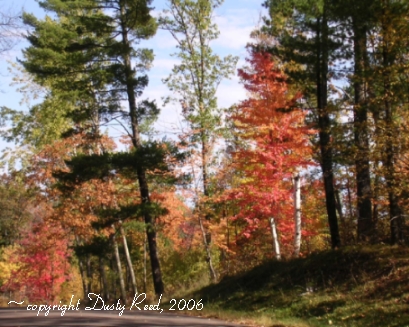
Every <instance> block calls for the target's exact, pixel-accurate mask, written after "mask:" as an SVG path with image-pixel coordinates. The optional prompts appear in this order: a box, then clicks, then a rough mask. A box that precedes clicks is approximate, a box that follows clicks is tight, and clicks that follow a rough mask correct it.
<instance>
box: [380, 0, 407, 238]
mask: <svg viewBox="0 0 409 327" xmlns="http://www.w3.org/2000/svg"><path fill="white" fill-rule="evenodd" d="M386 5H387V4H386ZM386 19H388V18H387V16H386V14H385V13H384V15H383V17H382V33H383V40H382V57H383V58H382V59H383V67H382V68H383V84H384V85H383V86H384V108H385V124H386V126H385V130H386V144H385V153H386V159H385V169H386V173H385V179H386V184H387V187H388V198H389V214H390V228H391V243H392V244H397V243H402V242H403V240H404V239H403V230H402V228H403V219H402V218H403V217H402V210H401V208H400V206H399V201H398V196H397V194H396V192H397V189H396V176H395V144H396V141H395V135H394V133H395V128H394V127H395V126H394V122H393V106H392V103H391V101H390V96H391V95H392V93H391V92H392V91H391V88H392V87H391V77H390V72H389V69H390V66H391V65H392V63H393V59H392V58H391V57H392V56H391V54H390V53H389V51H390V50H389V47H390V46H391V45H390V42H391V41H390V40H389V33H391V32H390V31H389V30H388V24H390V22H386Z"/></svg>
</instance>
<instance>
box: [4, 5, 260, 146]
mask: <svg viewBox="0 0 409 327" xmlns="http://www.w3.org/2000/svg"><path fill="white" fill-rule="evenodd" d="M262 3H263V0H225V1H224V3H223V4H222V5H221V7H219V8H217V10H216V12H215V15H214V19H215V23H216V24H217V25H218V27H219V30H220V36H219V38H218V39H217V40H215V41H213V43H211V46H212V48H213V51H214V52H215V53H217V54H219V55H220V56H225V55H228V54H231V55H234V56H239V57H240V60H239V63H238V65H237V68H240V67H242V66H243V65H244V62H245V61H244V59H245V56H246V49H245V46H246V44H247V43H248V42H249V41H250V36H249V35H250V33H251V31H252V30H253V29H254V28H255V27H256V26H257V25H258V24H259V22H260V17H262V16H263V15H265V14H266V11H265V9H264V8H263V7H262ZM152 6H153V7H154V11H153V14H154V15H155V16H156V15H157V14H158V13H160V12H161V11H162V10H163V9H165V8H166V6H167V1H166V0H153V2H152ZM9 7H11V8H13V10H14V11H18V10H20V9H21V8H24V11H26V12H29V13H32V14H34V15H35V16H37V17H39V18H42V17H44V16H45V13H44V11H43V10H42V9H41V8H40V7H39V6H38V3H37V1H35V0H13V1H11V0H0V10H4V8H9ZM27 46H28V43H27V42H26V41H25V40H24V39H22V40H21V41H20V42H19V44H18V45H17V46H16V47H15V48H14V49H13V50H12V51H10V52H9V53H8V54H6V55H5V56H4V57H3V58H2V59H1V61H0V92H1V93H0V106H7V107H9V108H12V109H16V110H28V106H27V105H26V104H21V100H22V95H21V94H20V93H19V92H18V91H17V90H16V89H17V87H16V86H10V83H11V81H12V74H10V72H8V67H9V66H10V62H15V61H16V59H17V58H19V59H22V53H21V50H22V49H24V48H25V47H27ZM140 46H142V47H145V48H151V49H153V51H154V54H155V60H154V63H153V67H152V69H151V70H150V72H149V73H148V76H149V86H148V87H147V88H146V89H145V91H144V94H143V96H142V98H141V99H146V98H149V99H151V100H152V99H155V100H156V102H157V104H158V105H159V106H160V108H161V115H160V116H159V119H158V122H157V123H156V125H155V128H156V130H158V131H159V136H160V135H162V136H163V135H171V134H175V133H177V130H178V126H179V123H178V122H179V120H180V115H179V114H178V111H179V110H180V108H178V107H177V105H175V104H169V105H167V106H166V107H164V106H163V100H162V98H163V97H166V96H168V95H170V91H169V90H168V89H167V87H166V85H164V84H163V83H162V79H163V78H166V77H168V75H169V74H170V72H171V70H172V67H173V66H174V65H175V64H177V63H178V60H177V58H175V57H172V54H173V53H175V52H176V47H175V46H176V43H175V41H174V40H173V39H172V36H171V35H170V34H169V32H167V31H164V30H158V32H157V34H156V35H155V36H154V37H153V38H151V39H150V40H147V41H143V42H141V44H140ZM217 96H218V103H219V106H220V107H221V108H227V107H229V106H231V105H232V104H234V103H237V102H238V101H240V100H242V99H244V98H245V96H246V93H245V91H244V89H243V87H242V86H241V84H240V82H239V79H238V78H237V75H236V76H233V77H232V79H231V80H223V81H222V83H221V84H220V86H219V88H218V93H217ZM110 132H112V133H115V131H110ZM118 133H119V131H118ZM6 146H12V145H11V144H7V143H5V142H4V141H0V150H2V149H4V148H5V147H6Z"/></svg>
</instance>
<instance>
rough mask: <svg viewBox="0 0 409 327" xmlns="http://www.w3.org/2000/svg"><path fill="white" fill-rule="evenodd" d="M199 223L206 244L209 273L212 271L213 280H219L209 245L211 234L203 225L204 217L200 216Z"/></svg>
mask: <svg viewBox="0 0 409 327" xmlns="http://www.w3.org/2000/svg"><path fill="white" fill-rule="evenodd" d="M199 225H200V230H201V232H202V236H203V244H204V245H205V250H206V262H207V264H208V266H209V273H210V278H211V279H212V281H213V282H216V281H217V275H216V271H215V270H214V268H213V263H212V256H211V252H210V246H209V243H210V242H209V238H210V234H207V233H206V231H205V229H204V226H203V220H202V217H200V216H199Z"/></svg>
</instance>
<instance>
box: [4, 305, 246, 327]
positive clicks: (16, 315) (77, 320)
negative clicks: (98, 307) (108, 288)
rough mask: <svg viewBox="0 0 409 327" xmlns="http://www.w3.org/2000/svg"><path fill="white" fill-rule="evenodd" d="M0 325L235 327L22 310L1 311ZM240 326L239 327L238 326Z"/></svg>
mask: <svg viewBox="0 0 409 327" xmlns="http://www.w3.org/2000/svg"><path fill="white" fill-rule="evenodd" d="M0 326H2V327H3V326H9V327H12V326H13V327H14V326H16V327H17V326H41V327H43V326H136V327H142V326H143V327H164V326H169V327H208V326H218V327H238V326H239V325H235V324H232V323H228V322H223V321H221V320H217V319H208V318H196V317H188V316H182V315H177V314H171V313H165V312H163V313H157V312H150V311H124V312H123V314H122V316H119V314H118V311H85V310H78V311H66V312H65V314H64V316H61V312H59V311H50V312H49V314H48V315H47V316H45V314H44V312H40V313H39V314H38V316H37V311H28V310H26V309H25V308H1V309H0ZM241 327H242V326H241Z"/></svg>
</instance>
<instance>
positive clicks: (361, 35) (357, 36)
mask: <svg viewBox="0 0 409 327" xmlns="http://www.w3.org/2000/svg"><path fill="white" fill-rule="evenodd" d="M361 20H362V19H360V17H356V16H354V17H353V22H352V25H353V30H354V61H355V63H354V75H355V76H354V96H355V99H354V102H355V103H354V137H355V146H356V151H357V153H356V156H355V158H356V159H355V166H356V183H357V196H358V208H357V211H358V240H360V241H364V242H367V241H369V240H371V239H372V238H373V236H374V229H375V228H374V222H373V217H372V203H371V197H372V189H371V175H370V164H369V153H370V151H369V135H368V105H367V103H366V102H367V101H366V91H365V73H366V72H365V70H366V67H365V66H366V65H365V62H367V60H366V57H367V46H366V27H365V26H363V25H362V23H360V22H361Z"/></svg>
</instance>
